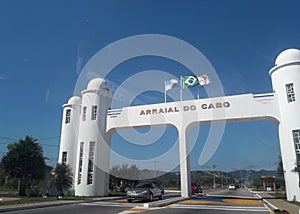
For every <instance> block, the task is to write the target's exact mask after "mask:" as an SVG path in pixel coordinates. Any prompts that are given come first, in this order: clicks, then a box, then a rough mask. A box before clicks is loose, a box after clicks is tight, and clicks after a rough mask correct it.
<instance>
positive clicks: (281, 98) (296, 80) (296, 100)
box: [269, 49, 300, 201]
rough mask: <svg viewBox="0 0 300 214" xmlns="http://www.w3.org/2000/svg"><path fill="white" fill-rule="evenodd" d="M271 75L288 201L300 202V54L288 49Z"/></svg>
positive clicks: (277, 62) (279, 57)
mask: <svg viewBox="0 0 300 214" xmlns="http://www.w3.org/2000/svg"><path fill="white" fill-rule="evenodd" d="M269 74H270V76H271V79H272V85H273V89H274V92H275V93H276V94H277V95H278V105H279V111H280V117H281V121H280V124H279V137H280V149H281V155H282V162H283V170H284V176H285V183H286V192H287V200H289V201H292V200H297V201H299V200H300V188H299V185H300V180H299V173H297V172H294V170H295V167H296V161H297V158H298V160H299V161H300V116H299V112H300V50H297V49H288V50H285V51H283V52H282V53H281V54H279V56H278V57H277V59H276V62H275V67H273V68H272V69H271V70H270V72H269Z"/></svg>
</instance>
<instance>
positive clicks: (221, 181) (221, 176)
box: [220, 171, 224, 189]
mask: <svg viewBox="0 0 300 214" xmlns="http://www.w3.org/2000/svg"><path fill="white" fill-rule="evenodd" d="M220 173H221V184H222V189H223V188H224V184H223V174H222V171H220Z"/></svg>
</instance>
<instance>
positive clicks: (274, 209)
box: [255, 193, 289, 214]
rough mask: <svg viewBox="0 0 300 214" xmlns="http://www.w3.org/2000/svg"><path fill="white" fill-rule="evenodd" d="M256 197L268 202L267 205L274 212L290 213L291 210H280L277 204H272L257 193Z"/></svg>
mask: <svg viewBox="0 0 300 214" xmlns="http://www.w3.org/2000/svg"><path fill="white" fill-rule="evenodd" d="M255 195H256V197H257V198H258V199H259V200H262V201H263V202H264V203H265V204H267V206H268V207H269V208H270V209H271V210H272V213H286V214H288V213H289V212H288V211H286V210H280V209H279V208H278V207H276V206H275V205H273V204H271V203H270V202H269V201H268V200H266V199H264V198H262V197H261V196H260V195H258V194H256V193H255Z"/></svg>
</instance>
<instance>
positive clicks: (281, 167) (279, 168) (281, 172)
mask: <svg viewBox="0 0 300 214" xmlns="http://www.w3.org/2000/svg"><path fill="white" fill-rule="evenodd" d="M277 174H278V175H283V174H284V173H283V164H282V158H281V156H279V157H278V164H277Z"/></svg>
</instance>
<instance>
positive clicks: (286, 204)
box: [256, 192, 300, 214]
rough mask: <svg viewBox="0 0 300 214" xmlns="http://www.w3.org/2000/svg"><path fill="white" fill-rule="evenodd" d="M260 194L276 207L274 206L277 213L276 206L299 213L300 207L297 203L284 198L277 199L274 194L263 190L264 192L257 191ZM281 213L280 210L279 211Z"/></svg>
mask: <svg viewBox="0 0 300 214" xmlns="http://www.w3.org/2000/svg"><path fill="white" fill-rule="evenodd" d="M256 194H257V195H258V196H260V198H261V199H263V200H264V201H266V202H267V203H268V204H271V205H273V206H275V207H273V209H274V211H275V213H276V208H277V209H279V210H281V211H282V210H286V211H288V213H290V214H299V213H300V212H299V209H300V207H299V206H297V205H295V204H291V203H289V202H287V201H285V200H283V199H277V198H275V197H274V196H272V195H270V194H268V193H265V192H262V193H256ZM279 213H280V212H279Z"/></svg>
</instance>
